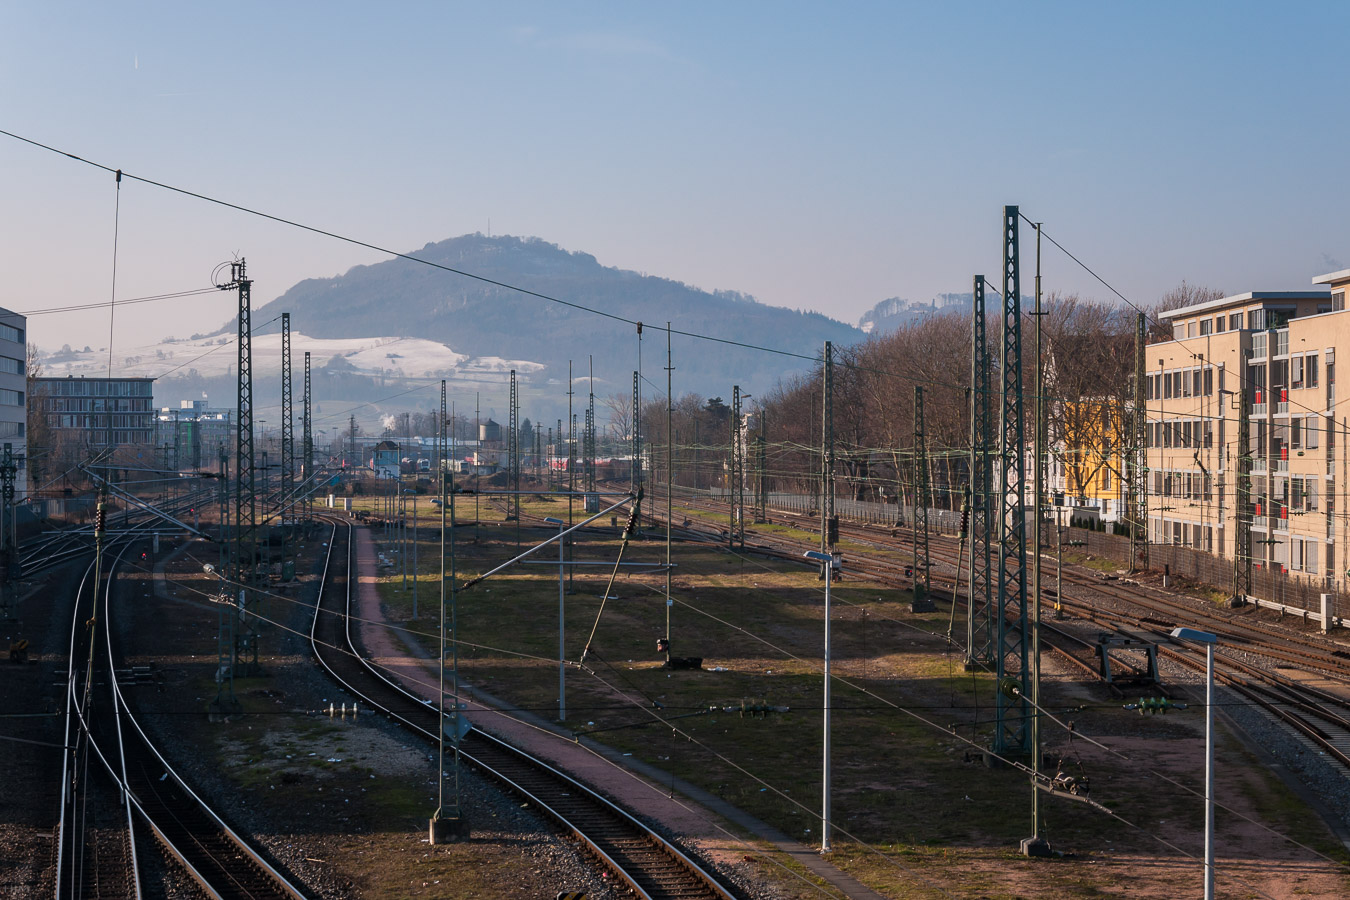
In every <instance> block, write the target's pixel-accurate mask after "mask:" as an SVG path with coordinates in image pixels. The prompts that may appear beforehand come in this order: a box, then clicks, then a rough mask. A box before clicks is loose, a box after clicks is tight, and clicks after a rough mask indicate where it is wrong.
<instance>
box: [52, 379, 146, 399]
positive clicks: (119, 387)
mask: <svg viewBox="0 0 1350 900" xmlns="http://www.w3.org/2000/svg"><path fill="white" fill-rule="evenodd" d="M38 385H39V387H41V388H42V389H43V390H45V391H46V393H47V394H48V395H50V396H52V397H150V396H153V394H152V391H153V389H154V382H153V381H152V380H150V379H144V380H136V381H123V380H118V379H113V380H112V381H109V380H108V379H106V378H42V379H39V380H38Z"/></svg>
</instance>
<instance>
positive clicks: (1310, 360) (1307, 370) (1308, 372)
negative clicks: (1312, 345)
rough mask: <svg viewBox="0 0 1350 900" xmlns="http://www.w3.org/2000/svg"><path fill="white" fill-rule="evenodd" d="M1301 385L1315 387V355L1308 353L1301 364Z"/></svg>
mask: <svg viewBox="0 0 1350 900" xmlns="http://www.w3.org/2000/svg"><path fill="white" fill-rule="evenodd" d="M1303 383H1304V384H1305V385H1307V386H1308V387H1310V388H1315V387H1317V354H1316V353H1309V354H1308V357H1307V359H1306V360H1305V361H1304V363H1303Z"/></svg>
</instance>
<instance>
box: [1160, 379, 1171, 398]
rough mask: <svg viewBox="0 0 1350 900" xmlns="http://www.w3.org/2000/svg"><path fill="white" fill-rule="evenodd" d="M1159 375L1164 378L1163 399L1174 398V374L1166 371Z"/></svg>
mask: <svg viewBox="0 0 1350 900" xmlns="http://www.w3.org/2000/svg"><path fill="white" fill-rule="evenodd" d="M1159 377H1160V378H1162V384H1163V399H1164V400H1171V399H1172V376H1171V375H1168V374H1167V373H1166V372H1164V373H1163V374H1162V375H1160V376H1159Z"/></svg>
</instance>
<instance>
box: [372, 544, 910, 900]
mask: <svg viewBox="0 0 1350 900" xmlns="http://www.w3.org/2000/svg"><path fill="white" fill-rule="evenodd" d="M353 535H354V540H355V541H356V546H355V559H356V571H357V572H358V573H359V574H358V581H357V583H358V589H359V590H358V601H357V604H358V615H359V616H360V618H361V619H362V620H363V622H362V625H361V626H360V628H359V629H358V633H359V636H360V640H361V643H362V645H363V646H364V648H365V651H366V652H367V654H369V657H370V659H371V660H372V661H373V662H375V663H377V664H379V665H381V666H384V667H385V668H386V670H387V671H389V672H391V673H393V674H395V675H397V676H398V677H399V678H400V679H401V680H402V681H403V683H404V684H405V685H407V686H408V688H409V689H410V690H412V691H414V692H415V693H417V694H418V695H419V696H422V697H424V698H426V699H429V700H435V699H436V697H437V692H438V687H439V684H438V680H439V673H438V669H437V665H436V661H435V658H434V657H432V656H430V655H429V654H427V653H426V652H425V651H423V650H422V649H421V648H420V646H419V645H418V644H417V642H416V641H415V640H413V639H412V638H411V636H409V635H407V634H406V632H405V631H404V630H403V629H402V628H400V627H398V626H390V625H388V624H387V623H386V621H385V615H384V610H383V609H382V608H381V605H380V597H379V592H378V590H377V587H376V584H377V582H378V576H377V574H376V572H377V559H376V551H375V543H374V540H373V538H372V537H371V534H370V529H368V528H364V527H357V528H356V529H354V531H353ZM448 702H449V701H448V700H447V703H448ZM460 702H461V703H462V704H463V705H464V708H465V710H466V713H467V715H468V717H469V720H470V721H471V722H472V723H473V725H474V727H475V728H479V729H481V730H483V731H487V732H491V733H492V734H494V735H496V736H498V737H500V738H502V739H503V740H506V741H508V742H509V743H511V744H513V745H515V746H517V747H520V748H521V749H523V750H526V751H527V752H529V753H531V754H533V755H535V756H537V757H539V758H540V759H543V760H545V761H547V762H549V763H551V764H554V765H556V766H558V768H560V769H563V770H565V771H567V772H568V773H570V774H572V775H573V776H575V777H576V778H578V779H579V780H581V781H584V782H586V783H588V784H590V785H592V786H603V791H604V793H605V794H606V795H608V796H609V797H611V798H612V799H613V800H615V801H616V802H617V803H619V804H621V805H622V806H624V807H625V808H627V809H628V810H629V811H630V812H632V813H634V814H636V815H638V816H640V817H645V818H648V819H651V820H654V821H656V822H659V823H660V824H661V825H662V826H663V827H665V828H666V829H668V830H669V831H671V832H673V833H675V834H677V835H679V836H680V837H681V838H682V839H683V840H685V841H687V842H689V843H690V844H691V845H693V846H694V847H696V848H698V849H699V850H700V851H701V852H703V853H704V854H706V855H707V856H708V857H710V858H712V859H714V860H716V861H718V862H720V863H723V864H727V865H736V864H743V863H744V861H745V859H746V855H747V854H758V852H759V850H758V848H757V847H755V846H754V845H752V844H750V843H748V842H747V841H746V840H743V839H742V838H740V837H738V836H737V834H736V830H737V829H736V827H735V826H739V829H742V830H744V831H748V832H750V833H751V834H753V835H755V836H756V838H758V839H760V840H762V841H767V842H769V843H771V844H773V845H774V846H775V847H776V848H777V849H778V850H779V851H781V852H783V853H786V854H788V855H789V856H790V857H791V858H792V859H793V860H794V861H795V862H796V863H798V864H800V865H801V866H803V867H805V868H806V869H808V870H809V871H810V872H812V873H813V874H815V875H816V876H818V877H820V878H823V879H825V880H826V881H828V882H830V883H831V884H833V885H834V886H835V887H837V888H839V889H840V890H841V891H843V892H844V893H845V895H846V896H848V897H850V898H860V900H883V898H882V897H881V895H880V894H877V893H876V892H874V891H872V890H871V889H869V888H867V887H866V886H864V885H863V884H862V883H860V882H859V881H857V880H856V879H854V878H853V877H852V876H850V875H848V874H846V873H844V872H842V871H840V870H839V869H837V868H836V867H834V866H832V865H831V864H830V863H829V862H827V861H826V860H824V859H822V858H821V856H820V854H819V852H817V851H816V850H815V849H813V848H810V847H806V846H805V845H803V844H801V843H798V842H797V841H794V840H792V839H791V838H789V837H788V836H787V835H785V834H783V833H782V832H780V831H779V830H778V829H776V828H773V827H772V826H770V825H768V824H766V823H764V822H761V821H759V820H758V819H755V818H754V817H752V816H749V815H747V814H746V813H744V812H743V811H741V810H739V809H736V808H735V807H733V806H731V805H730V804H727V803H725V802H723V801H722V800H720V799H719V798H717V797H715V796H713V795H712V794H709V793H708V792H706V791H704V790H701V789H700V788H698V787H696V786H694V785H692V784H689V783H687V782H685V781H683V780H682V779H678V778H672V776H671V775H670V774H669V773H666V772H662V771H661V770H659V769H657V768H655V767H653V766H649V765H646V764H644V763H640V762H638V761H636V760H634V759H633V758H631V757H626V756H624V755H622V754H620V753H618V752H617V751H615V750H612V749H610V748H608V747H605V746H604V745H603V744H599V743H596V742H595V741H591V740H588V739H584V738H583V739H581V740H579V741H576V740H573V738H572V734H571V732H568V731H564V730H562V729H560V728H558V727H557V726H556V725H554V724H553V723H550V722H548V721H547V720H545V719H542V718H540V717H539V716H536V715H534V714H532V713H529V712H526V711H523V710H517V709H512V708H510V707H509V706H508V705H506V704H503V703H501V702H500V701H498V700H496V698H493V697H492V696H490V695H488V694H485V693H483V692H482V691H479V690H475V689H473V688H465V689H464V690H462V691H461V697H460ZM469 816H470V825H471V826H472V813H471V812H470V813H469ZM728 823H734V826H732V825H730V824H728Z"/></svg>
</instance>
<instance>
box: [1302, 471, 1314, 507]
mask: <svg viewBox="0 0 1350 900" xmlns="http://www.w3.org/2000/svg"><path fill="white" fill-rule="evenodd" d="M1303 491H1304V494H1305V495H1306V496H1305V502H1306V503H1307V506H1308V509H1309V510H1315V509H1317V478H1316V477H1313V478H1309V479H1308V480H1307V481H1306V482H1305V483H1304V486H1303Z"/></svg>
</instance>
